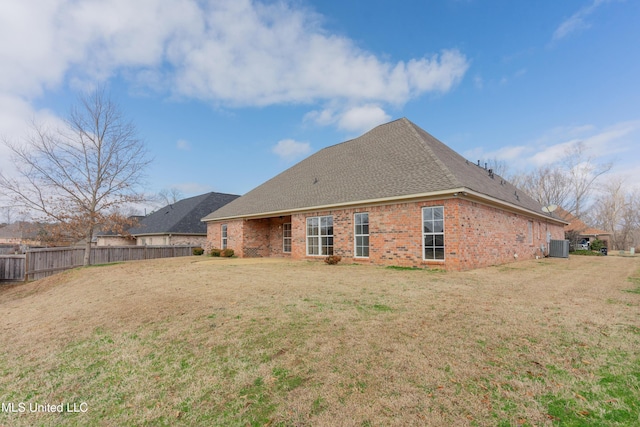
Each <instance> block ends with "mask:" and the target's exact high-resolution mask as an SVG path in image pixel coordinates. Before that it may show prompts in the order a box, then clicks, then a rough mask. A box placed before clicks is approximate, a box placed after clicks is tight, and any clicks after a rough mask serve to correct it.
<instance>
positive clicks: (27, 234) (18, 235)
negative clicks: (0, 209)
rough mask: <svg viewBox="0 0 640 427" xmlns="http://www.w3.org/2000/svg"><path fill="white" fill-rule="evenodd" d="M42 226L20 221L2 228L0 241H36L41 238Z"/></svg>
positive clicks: (0, 228) (0, 229)
mask: <svg viewBox="0 0 640 427" xmlns="http://www.w3.org/2000/svg"><path fill="white" fill-rule="evenodd" d="M41 231H42V225H40V224H36V223H32V222H26V221H20V222H14V223H13V224H9V225H6V226H4V227H0V239H28V240H36V239H39V238H40V237H41Z"/></svg>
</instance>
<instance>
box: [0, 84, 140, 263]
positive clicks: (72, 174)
mask: <svg viewBox="0 0 640 427" xmlns="http://www.w3.org/2000/svg"><path fill="white" fill-rule="evenodd" d="M65 124H66V126H65V127H63V128H59V129H49V128H48V127H45V126H44V125H42V124H38V123H35V122H34V123H32V128H33V134H32V135H30V136H29V137H27V138H25V140H24V141H22V144H17V143H12V142H10V141H3V142H4V144H5V145H6V146H7V147H8V148H9V149H10V150H11V152H12V158H13V161H14V164H15V165H16V169H17V176H16V177H9V176H5V175H3V174H2V173H0V189H1V190H2V191H3V192H4V193H5V194H6V195H8V196H9V197H10V198H11V200H12V202H13V204H14V205H17V206H20V207H22V208H24V209H26V210H29V211H32V212H36V213H38V214H39V215H40V216H41V219H42V220H44V221H49V222H53V223H55V224H56V227H55V231H56V233H60V234H64V235H66V236H71V237H74V238H84V239H86V251H85V260H84V262H85V265H86V264H88V262H89V254H90V248H91V238H92V235H93V232H94V231H95V230H96V229H97V227H103V228H107V229H114V228H118V227H119V226H120V225H121V224H123V223H124V222H126V221H125V219H124V218H123V217H122V215H119V214H117V212H118V208H121V207H122V206H124V205H127V204H130V203H136V202H141V201H144V200H145V197H144V194H143V193H142V192H140V191H138V188H139V187H140V185H141V183H142V178H143V173H144V169H145V168H146V166H147V165H148V164H149V160H148V158H147V151H146V149H145V146H144V143H143V142H142V141H141V140H140V139H139V138H138V137H137V131H136V128H135V126H134V125H133V123H131V122H130V121H127V120H125V118H124V116H123V114H122V112H121V111H120V109H119V108H118V106H117V105H116V104H115V103H113V102H112V100H111V99H110V98H109V97H108V96H107V95H106V94H105V92H104V90H102V89H100V90H97V91H95V92H93V93H91V94H89V95H86V96H82V97H80V98H79V102H78V105H76V106H75V107H73V108H72V110H71V112H70V114H69V116H68V117H67V120H66V122H65Z"/></svg>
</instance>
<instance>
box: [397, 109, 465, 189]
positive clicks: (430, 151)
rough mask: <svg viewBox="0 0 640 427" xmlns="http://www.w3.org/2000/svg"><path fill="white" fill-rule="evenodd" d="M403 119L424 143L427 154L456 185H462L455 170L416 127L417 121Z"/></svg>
mask: <svg viewBox="0 0 640 427" xmlns="http://www.w3.org/2000/svg"><path fill="white" fill-rule="evenodd" d="M401 120H402V121H403V122H404V123H405V124H407V125H409V128H410V129H411V133H412V134H413V135H414V136H415V137H416V138H417V139H418V140H419V141H420V142H421V143H422V145H423V147H424V148H425V150H426V152H427V154H428V155H429V157H431V159H432V160H433V161H434V162H435V163H436V164H437V165H438V166H440V168H441V169H442V172H444V174H445V175H446V176H447V178H449V179H450V180H451V183H452V184H453V185H454V186H456V187H460V186H462V182H460V180H459V179H458V177H457V176H455V174H454V173H453V172H451V170H450V169H449V168H448V167H447V165H445V164H444V162H443V161H442V160H440V157H438V156H437V155H436V153H434V152H433V149H432V147H431V145H430V144H429V143H428V142H427V141H426V140H425V139H424V138H423V137H422V136H421V135H420V133H419V132H418V130H417V129H416V127H417V125H416V124H415V123H413V122H412V121H411V120H409V119H407V118H406V117H402V119H401ZM423 132H425V133H427V132H426V131H424V130H423ZM428 135H430V136H431V134H428ZM433 138H434V139H435V137H433ZM447 148H448V147H447Z"/></svg>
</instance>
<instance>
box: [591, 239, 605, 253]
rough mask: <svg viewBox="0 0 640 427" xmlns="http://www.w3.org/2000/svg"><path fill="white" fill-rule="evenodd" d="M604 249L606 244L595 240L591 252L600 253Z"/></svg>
mask: <svg viewBox="0 0 640 427" xmlns="http://www.w3.org/2000/svg"><path fill="white" fill-rule="evenodd" d="M602 248H604V242H603V241H602V240H600V239H595V240H594V241H593V242H591V250H592V251H600V249H602Z"/></svg>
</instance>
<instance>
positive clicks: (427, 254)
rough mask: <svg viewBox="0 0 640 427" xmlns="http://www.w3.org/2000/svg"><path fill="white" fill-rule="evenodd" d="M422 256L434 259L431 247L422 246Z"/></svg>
mask: <svg viewBox="0 0 640 427" xmlns="http://www.w3.org/2000/svg"><path fill="white" fill-rule="evenodd" d="M424 258H425V259H434V257H433V248H424Z"/></svg>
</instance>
